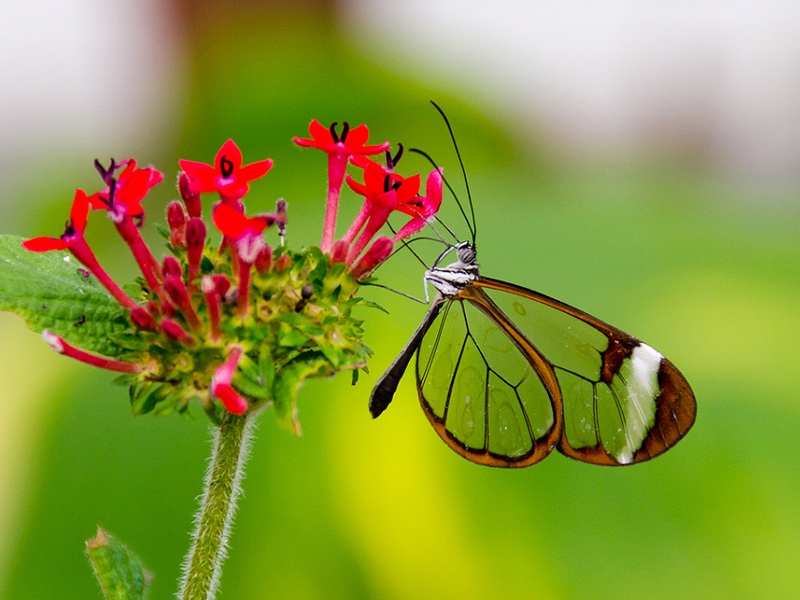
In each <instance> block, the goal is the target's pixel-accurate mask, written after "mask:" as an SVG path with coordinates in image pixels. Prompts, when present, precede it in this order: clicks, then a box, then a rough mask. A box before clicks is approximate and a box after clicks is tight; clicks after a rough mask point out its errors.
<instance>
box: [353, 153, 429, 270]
mask: <svg viewBox="0 0 800 600" xmlns="http://www.w3.org/2000/svg"><path fill="white" fill-rule="evenodd" d="M347 185H349V186H350V187H351V188H352V189H353V190H354V191H355V192H356V193H358V194H361V195H362V196H364V197H365V198H366V202H365V203H364V207H363V208H362V210H361V213H360V214H359V215H358V217H356V220H355V222H354V223H353V226H352V227H350V230H349V231H348V232H347V235H346V236H345V241H347V242H348V243H350V242H352V240H353V238H355V236H356V234H357V233H358V231H359V230H360V229H361V227H362V226H363V227H364V230H363V231H362V232H361V235H360V236H359V237H358V240H357V241H356V242H355V244H353V246H352V247H351V248H350V251H349V252H348V254H347V264H348V265H351V264H353V262H354V261H355V259H356V258H358V256H359V255H360V254H361V252H362V251H363V250H364V248H366V247H367V244H369V242H370V240H371V239H372V238H373V237H374V235H375V234H376V233H377V232H378V230H379V229H380V228H381V227H383V225H384V224H385V223H386V221H387V220H388V218H389V215H390V214H391V213H392V211H394V210H402V211H404V212H407V211H408V210H410V209H409V205H410V203H411V202H412V201H413V200H415V199H416V198H417V193H418V192H419V186H420V177H419V175H414V176H412V177H408V178H405V177H402V176H401V175H398V174H397V173H391V172H388V171H386V169H384V168H383V167H382V166H381V165H379V164H378V163H376V162H370V163H369V164H367V167H366V168H365V169H364V183H363V184H361V183H358V182H357V181H355V180H354V179H353V178H352V177H349V176H348V178H347Z"/></svg>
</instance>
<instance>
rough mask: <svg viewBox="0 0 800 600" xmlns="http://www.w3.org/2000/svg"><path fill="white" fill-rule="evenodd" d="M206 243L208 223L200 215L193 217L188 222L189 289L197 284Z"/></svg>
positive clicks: (187, 257) (192, 288) (193, 288)
mask: <svg viewBox="0 0 800 600" xmlns="http://www.w3.org/2000/svg"><path fill="white" fill-rule="evenodd" d="M205 243H206V224H205V222H203V220H202V219H200V218H198V217H191V218H190V219H189V222H188V223H187V224H186V259H187V261H188V262H189V290H190V291H193V290H195V289H197V288H196V286H197V283H196V280H197V276H198V274H199V273H200V261H201V260H202V259H203V248H204V247H205Z"/></svg>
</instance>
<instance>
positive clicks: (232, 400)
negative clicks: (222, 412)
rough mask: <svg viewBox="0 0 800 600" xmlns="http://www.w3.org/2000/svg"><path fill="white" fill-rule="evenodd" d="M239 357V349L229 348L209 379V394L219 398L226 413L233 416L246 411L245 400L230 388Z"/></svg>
mask: <svg viewBox="0 0 800 600" xmlns="http://www.w3.org/2000/svg"><path fill="white" fill-rule="evenodd" d="M241 356H242V348H241V347H239V346H234V347H233V348H231V351H230V354H229V355H228V358H227V359H225V362H224V363H222V364H221V365H220V366H219V367H217V370H216V371H214V376H213V377H212V378H211V387H210V391H211V394H212V395H214V396H216V397H217V398H219V400H220V402H222V405H223V406H224V407H225V408H226V409H227V410H228V412H230V413H232V414H234V415H242V414H244V413H245V412H246V411H247V400H245V399H244V398H243V397H242V396H241V395H240V394H239V393H238V392H237V391H236V390H234V389H233V387H232V386H231V382H232V381H233V375H234V373H235V372H236V366H237V365H238V364H239V359H240V358H241Z"/></svg>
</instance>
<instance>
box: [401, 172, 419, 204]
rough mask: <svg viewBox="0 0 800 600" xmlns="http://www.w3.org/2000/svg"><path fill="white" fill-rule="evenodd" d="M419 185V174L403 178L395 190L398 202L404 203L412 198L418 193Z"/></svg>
mask: <svg viewBox="0 0 800 600" xmlns="http://www.w3.org/2000/svg"><path fill="white" fill-rule="evenodd" d="M419 186H420V178H419V175H413V176H411V177H409V178H408V179H404V180H403V181H402V183H401V184H400V187H399V188H398V190H397V200H398V201H399V202H400V203H406V202H408V201H409V200H413V199H414V198H416V197H417V194H418V193H419Z"/></svg>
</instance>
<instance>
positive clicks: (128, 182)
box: [89, 159, 164, 223]
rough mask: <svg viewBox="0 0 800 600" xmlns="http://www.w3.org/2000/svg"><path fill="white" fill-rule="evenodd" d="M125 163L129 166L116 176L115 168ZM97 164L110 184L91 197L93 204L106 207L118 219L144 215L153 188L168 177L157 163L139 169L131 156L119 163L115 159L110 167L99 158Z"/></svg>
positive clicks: (93, 206) (118, 220) (116, 221)
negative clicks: (145, 204)
mask: <svg viewBox="0 0 800 600" xmlns="http://www.w3.org/2000/svg"><path fill="white" fill-rule="evenodd" d="M123 165H125V169H124V170H123V171H122V173H120V174H119V177H118V178H114V171H115V170H116V169H118V168H120V167H121V166H123ZM95 167H96V168H97V170H98V171H100V175H101V177H102V178H103V181H104V182H105V184H106V189H105V190H103V191H102V192H99V193H97V194H94V195H93V196H91V197H90V198H89V202H90V204H91V205H92V208H94V209H95V210H100V209H105V210H107V211H108V216H109V217H110V218H111V220H112V221H114V223H119V222H120V221H122V219H123V218H124V217H126V216H128V217H132V218H136V219H142V218H143V217H144V209H143V208H142V204H141V202H142V200H144V198H145V196H147V193H148V192H149V191H150V189H151V188H152V187H153V186H155V185H158V184H159V183H161V182H162V181H163V180H164V175H163V174H162V173H161V172H160V171H157V170H156V169H154V168H153V167H145V168H143V169H139V168H137V167H136V161H135V160H133V159H128V160H125V161H123V162H122V163H120V164H119V165H117V164H116V163H115V162H114V161H113V160H112V161H111V165H110V166H109V168H108V169H105V168H103V167H102V166H101V165H100V163H99V162H95Z"/></svg>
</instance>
